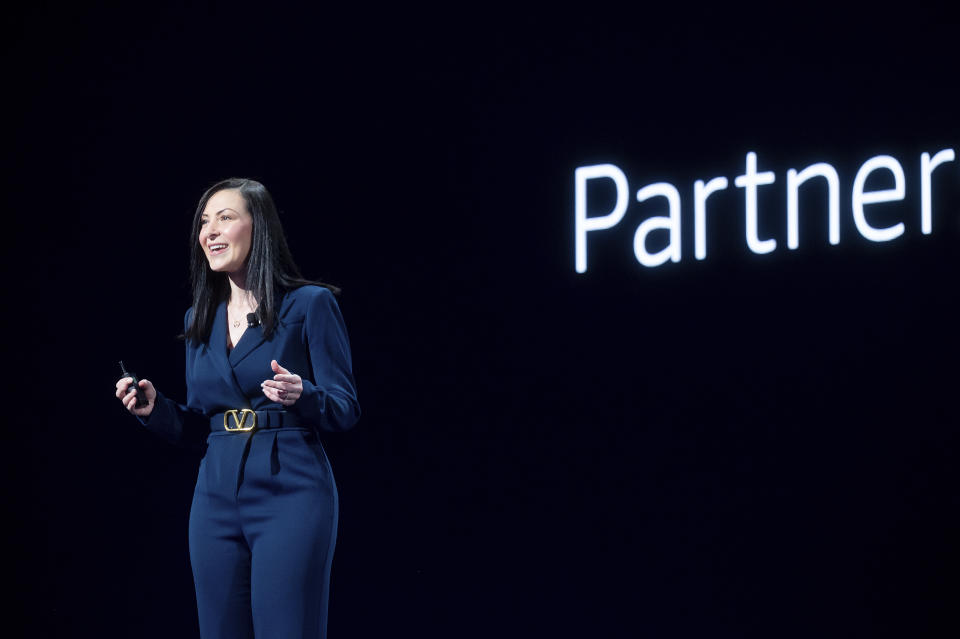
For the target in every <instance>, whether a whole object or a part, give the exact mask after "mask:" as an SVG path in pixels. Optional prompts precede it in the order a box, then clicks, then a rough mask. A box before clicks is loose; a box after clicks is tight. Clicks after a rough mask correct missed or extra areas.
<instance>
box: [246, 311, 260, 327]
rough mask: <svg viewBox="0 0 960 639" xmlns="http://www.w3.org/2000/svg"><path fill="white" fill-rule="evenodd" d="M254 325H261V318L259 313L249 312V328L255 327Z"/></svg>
mask: <svg viewBox="0 0 960 639" xmlns="http://www.w3.org/2000/svg"><path fill="white" fill-rule="evenodd" d="M254 326H260V320H258V319H257V314H256V313H247V328H253V327H254Z"/></svg>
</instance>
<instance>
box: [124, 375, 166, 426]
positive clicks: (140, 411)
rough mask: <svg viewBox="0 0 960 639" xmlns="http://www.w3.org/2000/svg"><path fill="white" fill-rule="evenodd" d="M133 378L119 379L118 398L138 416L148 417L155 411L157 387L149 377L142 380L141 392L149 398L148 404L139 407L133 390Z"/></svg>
mask: <svg viewBox="0 0 960 639" xmlns="http://www.w3.org/2000/svg"><path fill="white" fill-rule="evenodd" d="M132 384H133V378H132V377H124V378H122V379H120V380H118V381H117V399H119V400H120V401H121V402H123V405H124V407H125V408H126V409H127V410H128V411H130V412H131V413H133V414H134V415H136V416H137V417H146V416H148V415H149V414H150V413H152V412H153V407H154V405H155V404H156V403H157V389H155V388H154V387H153V384H152V383H151V382H150V380H149V379H141V380H140V392H141V393H143V394H144V395H145V396H146V398H147V405H146V406H141V407H140V408H137V395H136V393H134V392H133V386H132Z"/></svg>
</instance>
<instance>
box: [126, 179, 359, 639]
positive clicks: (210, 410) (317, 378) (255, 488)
mask: <svg viewBox="0 0 960 639" xmlns="http://www.w3.org/2000/svg"><path fill="white" fill-rule="evenodd" d="M192 233H193V234H192V237H193V238H194V240H193V251H192V255H191V267H190V269H191V277H192V282H193V306H192V307H191V308H190V309H189V310H188V311H187V313H186V316H185V318H184V336H185V339H186V347H187V367H186V382H187V403H186V404H185V405H181V404H178V403H176V402H174V401H172V400H170V399H168V398H166V397H164V396H163V394H162V393H160V392H158V391H157V390H156V389H155V388H154V386H153V384H152V383H151V382H150V381H148V380H146V379H144V380H140V381H139V384H138V386H139V388H138V389H137V388H136V387H135V386H134V385H133V383H132V382H133V379H132V378H131V377H125V378H123V379H121V380H120V381H118V382H117V389H116V395H117V397H118V398H119V399H120V401H122V402H123V404H124V406H125V407H126V409H127V410H128V411H129V412H131V413H133V414H134V415H136V416H137V417H138V418H139V419H140V420H141V421H142V422H143V424H144V425H146V426H147V428H149V429H150V430H151V431H153V432H155V433H157V434H159V435H161V436H163V437H165V438H167V439H170V440H172V441H175V442H178V441H181V442H182V441H186V440H188V439H190V434H191V433H195V432H196V431H197V429H202V430H203V431H204V432H206V431H209V435H207V440H206V441H207V447H206V453H205V455H204V457H203V460H202V462H201V463H200V471H199V474H198V477H197V487H196V490H195V491H194V496H193V504H192V506H191V510H190V531H189V532H190V534H189V538H190V563H191V565H192V568H193V577H194V582H195V584H196V590H197V607H198V611H199V618H200V634H201V636H202V637H203V638H204V639H220V638H222V639H242V638H248V637H249V638H252V637H254V636H256V637H270V638H275V639H283V638H287V637H290V638H293V637H298V638H299V637H311V638H312V637H324V636H326V626H327V599H328V591H329V584H330V563H331V560H332V558H333V549H334V545H335V543H336V532H337V489H336V485H335V484H334V480H333V473H332V471H331V469H330V463H329V462H328V461H327V457H326V455H325V453H324V451H323V447H322V446H321V445H320V441H319V440H318V433H319V432H320V431H342V430H346V429H348V428H350V427H351V426H353V425H354V424H355V423H356V421H357V419H358V417H359V416H360V408H359V405H358V404H357V395H356V390H355V387H354V381H353V372H352V364H351V357H350V346H349V342H348V340H347V333H346V329H345V328H344V325H343V319H342V317H341V315H340V310H339V308H338V306H337V303H336V301H335V299H334V296H333V293H332V292H331V289H330V287H327V286H325V285H318V284H315V283H312V282H309V281H306V280H304V279H303V278H302V277H301V275H300V271H299V269H297V267H296V265H295V264H294V262H293V258H292V256H291V254H290V250H289V248H288V247H287V241H286V238H285V237H284V234H283V229H282V228H281V226H280V221H279V218H278V216H277V210H276V207H275V206H274V203H273V200H272V198H271V197H270V194H269V193H268V192H267V190H266V189H265V188H264V186H263V185H262V184H260V183H259V182H255V181H253V180H247V179H230V180H224V181H223V182H219V183H217V184H215V185H213V186H212V187H210V188H209V189H208V190H207V191H206V193H204V194H203V197H202V198H200V203H199V204H198V205H197V211H196V214H195V216H194V220H193V231H192ZM138 395H139V400H140V401H139V402H138ZM144 399H145V400H146V404H144V401H143V400H144Z"/></svg>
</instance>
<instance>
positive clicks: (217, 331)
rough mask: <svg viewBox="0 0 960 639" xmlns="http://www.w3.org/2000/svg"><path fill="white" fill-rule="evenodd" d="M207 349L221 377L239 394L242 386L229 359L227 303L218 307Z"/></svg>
mask: <svg viewBox="0 0 960 639" xmlns="http://www.w3.org/2000/svg"><path fill="white" fill-rule="evenodd" d="M247 330H248V331H249V330H250V329H249V328H248V329H247ZM244 336H246V334H244ZM240 341H241V342H242V341H243V339H242V338H241V340H240ZM207 348H208V349H209V350H210V358H211V359H212V360H213V363H214V365H215V366H216V367H217V371H218V372H219V373H220V376H221V377H223V379H225V380H226V382H227V384H229V385H230V387H231V388H235V389H237V391H238V392H239V390H240V384H239V383H237V378H236V377H234V375H233V367H232V366H231V365H230V360H229V359H228V358H227V304H226V302H220V306H218V307H217V315H216V317H215V318H214V320H213V328H212V329H211V330H210V342H209V343H208V344H207ZM240 394H241V396H242V395H243V393H240Z"/></svg>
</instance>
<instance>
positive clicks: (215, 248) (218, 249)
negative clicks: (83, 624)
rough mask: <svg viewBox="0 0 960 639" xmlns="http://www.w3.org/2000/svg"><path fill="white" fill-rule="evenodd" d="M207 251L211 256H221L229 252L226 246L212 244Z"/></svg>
mask: <svg viewBox="0 0 960 639" xmlns="http://www.w3.org/2000/svg"><path fill="white" fill-rule="evenodd" d="M207 250H208V251H210V255H219V254H220V253H223V252H224V251H226V250H227V245H226V244H211V245H210V246H208V247H207Z"/></svg>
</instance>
